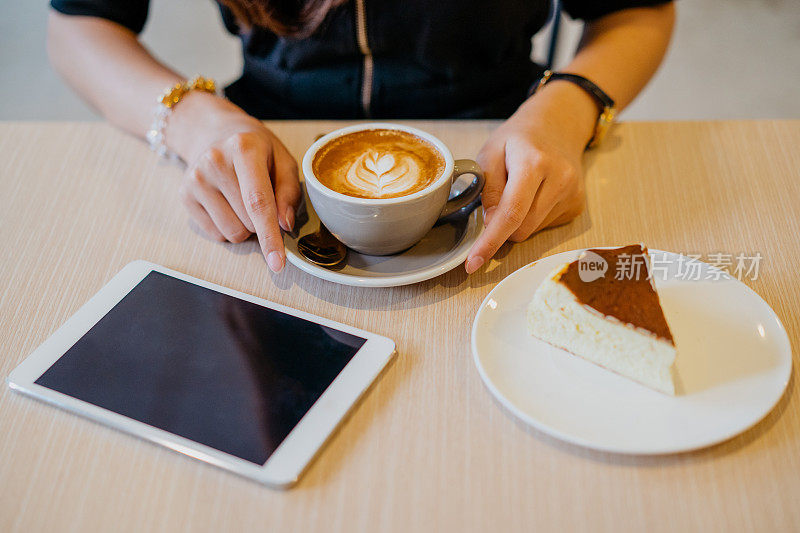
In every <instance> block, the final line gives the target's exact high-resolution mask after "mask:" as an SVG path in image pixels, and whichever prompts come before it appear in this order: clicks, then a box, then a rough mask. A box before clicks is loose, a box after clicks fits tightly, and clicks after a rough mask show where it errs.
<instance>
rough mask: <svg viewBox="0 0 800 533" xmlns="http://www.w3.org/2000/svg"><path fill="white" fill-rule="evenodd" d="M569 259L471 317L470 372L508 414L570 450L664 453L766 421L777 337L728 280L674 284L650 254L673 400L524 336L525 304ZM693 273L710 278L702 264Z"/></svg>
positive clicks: (572, 255)
mask: <svg viewBox="0 0 800 533" xmlns="http://www.w3.org/2000/svg"><path fill="white" fill-rule="evenodd" d="M579 253H580V250H576V251H572V252H564V253H560V254H556V255H553V256H550V257H546V258H544V259H541V260H539V261H537V262H535V263H531V264H530V265H528V266H526V267H523V268H521V269H520V270H517V271H516V272H514V273H513V274H511V275H510V276H508V277H507V278H505V279H504V280H503V281H501V282H500V283H499V284H498V285H497V286H496V287H495V288H494V289H493V290H492V292H491V293H489V295H488V296H487V297H486V299H485V300H484V302H483V303H482V304H481V307H480V309H479V310H478V314H477V316H476V317H475V322H474V324H473V327H472V352H473V356H474V359H475V364H476V365H477V367H478V371H479V373H480V375H481V378H483V381H484V382H485V383H486V385H487V387H488V388H489V390H490V391H491V392H492V394H494V396H496V397H497V399H498V400H499V401H500V402H501V403H502V404H503V405H504V406H505V407H507V408H508V409H509V410H510V411H511V412H512V413H513V414H514V415H516V416H517V417H519V418H520V419H521V420H523V421H524V422H526V423H528V424H530V425H531V426H533V427H535V428H537V429H539V430H541V431H543V432H545V433H548V434H550V435H552V436H554V437H557V438H559V439H563V440H565V441H568V442H571V443H574V444H578V445H581V446H586V447H589V448H594V449H598V450H603V451H609V452H617V453H628V454H665V453H675V452H684V451H689V450H694V449H698V448H703V447H706V446H710V445H712V444H716V443H718V442H722V441H724V440H727V439H730V438H731V437H734V436H736V435H738V434H739V433H741V432H743V431H745V430H746V429H748V428H750V427H752V426H753V425H754V424H756V422H758V421H759V420H761V419H762V418H763V417H764V416H766V415H767V413H769V412H770V410H772V408H773V407H774V406H775V404H776V403H777V402H778V400H779V399H780V398H781V396H782V395H783V392H784V390H785V389H786V386H787V384H788V382H789V376H790V374H791V369H792V353H791V346H790V344H789V338H788V337H787V335H786V330H785V329H784V328H783V325H782V324H781V322H780V320H779V319H778V317H777V315H776V314H775V312H774V311H773V310H772V309H771V308H770V307H769V305H767V303H766V302H765V301H764V300H762V299H761V297H760V296H758V294H756V293H755V292H753V291H752V290H751V289H750V288H748V287H747V286H746V285H744V284H743V283H741V282H739V281H737V280H735V279H732V278H730V277H726V278H725V279H721V280H714V281H698V280H692V279H681V278H680V277H679V276H678V275H677V274H678V270H677V268H678V261H679V257H681V256H679V255H678V254H673V253H669V252H661V251H658V250H651V251H650V253H651V255H656V256H657V257H660V258H665V259H666V263H667V268H666V269H665V274H659V275H658V276H656V275H654V279H655V281H656V286H657V288H658V291H659V294H660V296H661V302H662V305H663V307H664V313H665V315H666V317H667V320H668V321H669V324H670V328H671V329H672V333H673V336H674V337H675V343H676V346H677V349H678V356H677V359H676V368H677V378H676V388H677V394H676V396H675V397H670V396H668V395H665V394H662V393H659V392H656V391H653V390H650V389H648V388H647V387H644V386H642V385H639V384H638V383H635V382H633V381H630V380H628V379H626V378H623V377H621V376H619V375H617V374H614V373H612V372H609V371H607V370H604V369H602V368H600V367H598V366H596V365H593V364H591V363H589V362H587V361H585V360H583V359H581V358H579V357H576V356H574V355H572V354H570V353H568V352H566V351H563V350H560V349H558V348H555V347H553V346H551V345H549V344H547V343H545V342H542V341H539V340H537V339H535V338H533V337H531V336H530V334H529V333H528V331H527V329H526V319H525V311H526V309H527V306H528V302H529V301H530V300H531V298H532V296H533V293H534V292H535V290H536V288H537V287H538V286H539V283H541V281H542V280H543V279H544V278H545V277H546V276H547V274H548V273H550V272H551V270H552V269H553V268H555V267H556V266H558V265H559V264H562V263H566V262H568V261H573V260H575V259H576V258H577V256H578V254H579ZM657 254H663V255H657ZM683 260H685V258H684V259H683ZM702 268H703V272H711V271H713V270H714V267H712V266H710V265H707V264H705V263H702Z"/></svg>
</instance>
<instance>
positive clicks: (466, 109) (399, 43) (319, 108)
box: [51, 0, 664, 119]
mask: <svg viewBox="0 0 800 533" xmlns="http://www.w3.org/2000/svg"><path fill="white" fill-rule="evenodd" d="M663 2H664V0H609V1H600V0H563V8H564V10H565V11H566V12H567V13H568V14H569V15H570V16H572V17H573V18H578V19H583V20H586V21H591V20H593V19H596V18H598V17H601V16H603V15H606V14H609V13H612V12H614V11H618V10H620V9H625V8H629V7H640V6H649V5H656V4H660V3H663ZM358 4H362V5H363V8H364V16H363V18H361V19H359V17H358V10H357V7H358ZM549 4H550V2H549V0H495V1H492V2H487V1H485V0H484V1H481V0H351V1H349V2H346V3H345V4H343V5H341V6H339V7H336V8H334V9H332V10H331V12H330V13H329V14H328V16H327V18H326V19H325V21H324V22H323V23H322V25H321V26H320V28H319V29H318V30H317V31H316V32H315V33H314V34H313V35H312V36H311V37H308V38H305V39H294V38H285V37H278V36H276V35H275V34H273V33H272V32H270V31H268V30H266V29H262V28H254V29H253V30H252V31H249V32H247V33H244V32H239V30H238V27H237V25H236V22H235V21H234V19H233V17H232V15H231V13H230V12H229V11H228V10H227V9H226V8H224V7H221V8H220V10H221V13H222V17H223V21H224V22H225V26H226V27H227V29H228V30H229V31H230V32H232V33H234V34H238V35H239V36H240V38H241V41H242V52H243V54H244V68H243V72H242V76H241V77H240V78H239V79H238V80H237V81H235V82H234V83H232V84H231V85H229V86H228V87H226V89H225V94H226V96H227V97H228V98H230V100H231V101H233V102H234V103H236V104H237V105H239V106H241V107H242V108H243V109H244V110H245V111H247V112H248V113H250V114H252V115H254V116H256V117H258V118H262V119H290V118H291V119H297V118H319V119H322V118H342V119H359V118H370V117H371V118H382V117H385V118H505V117H508V116H509V115H510V114H511V113H513V112H514V110H515V109H516V108H517V107H518V106H519V105H520V103H522V101H523V100H524V99H525V95H526V93H527V90H528V88H529V87H530V85H531V84H532V83H533V82H534V81H535V80H536V79H537V78H538V77H539V75H540V74H541V72H542V67H541V66H539V65H536V64H535V63H533V62H532V61H531V37H532V36H533V35H534V34H535V33H536V32H537V31H538V30H539V29H540V28H541V27H542V26H543V25H544V24H545V23H546V22H547V18H548V13H549V10H550V5H549ZM51 5H52V7H53V8H54V9H56V10H57V11H60V12H61V13H64V14H67V15H85V16H95V17H101V18H104V19H108V20H111V21H113V22H117V23H119V24H121V25H123V26H125V27H127V28H129V29H131V30H132V31H134V32H136V33H139V32H141V30H142V28H143V27H144V24H145V21H146V19H147V10H148V0H52V1H51ZM359 34H360V35H361V36H362V38H361V40H360V41H361V42H359Z"/></svg>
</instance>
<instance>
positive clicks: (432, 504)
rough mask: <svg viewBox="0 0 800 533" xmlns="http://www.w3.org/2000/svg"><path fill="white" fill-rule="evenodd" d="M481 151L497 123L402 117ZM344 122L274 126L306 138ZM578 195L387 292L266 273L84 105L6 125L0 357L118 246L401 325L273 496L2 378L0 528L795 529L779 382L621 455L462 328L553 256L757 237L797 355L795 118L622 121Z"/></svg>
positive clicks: (775, 303)
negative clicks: (739, 423) (714, 431)
mask: <svg viewBox="0 0 800 533" xmlns="http://www.w3.org/2000/svg"><path fill="white" fill-rule="evenodd" d="M413 124H415V125H417V126H419V127H422V128H423V129H426V130H428V131H430V132H431V133H433V134H435V135H437V136H439V137H440V138H441V139H442V140H444V141H445V142H446V143H447V144H448V145H449V146H450V147H451V148H452V151H453V153H454V155H455V156H456V157H474V156H475V154H476V153H477V151H478V149H479V148H480V146H481V144H482V143H483V141H484V140H485V139H486V137H487V135H488V133H489V132H490V131H491V130H492V129H493V128H494V127H495V126H496V125H497V123H495V122H414V123H413ZM340 125H342V124H341V123H331V122H294V123H272V124H270V127H272V128H273V129H274V130H275V131H276V133H277V134H278V135H279V137H280V138H281V139H283V140H284V141H285V143H286V145H287V146H288V148H289V150H290V151H291V152H292V153H293V154H295V155H296V156H297V157H300V156H301V155H302V153H303V152H304V150H305V148H306V147H307V146H308V145H309V144H310V143H311V142H312V140H313V139H314V137H315V136H316V135H317V134H319V133H322V132H326V131H330V130H332V129H333V128H335V127H338V126H340ZM586 169H587V170H586V177H585V180H586V195H587V206H588V207H587V210H586V212H585V213H584V214H583V215H582V216H581V217H580V218H579V219H577V220H576V221H574V222H572V223H571V224H569V225H566V226H563V227H560V228H556V229H552V230H548V231H545V232H543V233H541V234H538V235H536V236H534V237H533V238H531V239H529V240H528V241H526V242H524V243H522V244H517V245H513V246H511V245H506V246H505V247H504V248H503V249H502V250H501V253H500V254H499V256H498V257H497V258H496V259H495V260H493V261H491V262H490V263H489V264H488V265H487V266H486V267H485V268H483V269H481V270H480V271H479V272H478V273H477V274H475V275H472V276H467V275H466V274H465V273H464V271H463V269H461V268H459V269H456V270H454V271H452V272H450V273H448V274H446V275H443V276H440V277H438V278H435V279H433V280H430V281H427V282H423V283H419V284H416V285H412V286H407V287H399V288H394V289H366V288H364V289H359V288H352V287H345V286H339V285H336V284H333V283H329V282H326V281H320V280H318V279H315V278H313V277H310V276H308V275H307V274H304V273H302V272H300V271H299V270H298V269H296V268H294V267H292V266H291V265H288V266H287V268H286V270H284V272H282V273H281V274H279V275H271V274H270V273H269V272H268V270H267V268H266V266H265V263H264V260H263V259H262V257H261V255H259V253H258V247H257V243H256V242H254V241H248V242H246V243H243V244H220V243H216V242H212V241H210V240H207V239H206V238H204V237H203V236H202V235H200V234H199V233H198V231H197V230H196V229H195V228H194V227H193V226H192V225H191V224H189V222H188V216H187V214H186V212H185V211H184V209H183V208H182V207H181V205H180V203H179V201H178V196H177V189H178V183H179V180H180V177H181V169H180V168H179V167H178V166H175V165H169V164H166V165H165V164H162V163H160V162H159V161H158V160H157V158H156V156H155V155H153V154H152V153H150V152H149V151H148V150H147V149H146V147H145V146H144V144H143V143H142V142H140V141H138V140H136V139H133V138H131V137H129V136H126V135H124V134H122V133H119V132H117V131H115V130H114V129H112V128H111V127H110V126H107V125H104V124H99V123H94V124H90V123H0V249H1V250H2V252H1V253H2V256H1V257H2V259H1V260H0V375H2V376H3V377H5V376H7V375H8V373H9V372H10V371H11V370H12V369H13V368H14V367H15V366H16V365H17V364H19V362H20V361H22V360H23V359H24V358H25V357H26V356H27V355H28V354H29V353H30V352H31V351H32V350H33V349H34V348H35V347H36V346H38V345H39V344H40V343H41V342H42V341H44V340H45V339H46V338H47V337H48V336H49V335H50V334H51V333H53V332H54V331H55V330H56V329H57V328H58V327H59V326H60V325H61V324H62V323H63V322H64V321H65V320H66V319H67V318H68V317H69V316H70V315H71V314H72V313H74V312H75V311H76V310H77V309H78V308H79V307H80V306H81V305H82V304H83V303H84V302H85V301H86V300H87V299H88V298H89V297H90V296H91V295H92V294H94V293H95V292H96V291H97V290H98V289H99V288H100V287H102V286H103V285H104V284H105V283H106V282H107V281H108V280H109V279H110V278H111V277H112V276H113V275H114V274H115V273H116V272H117V271H119V270H120V268H122V267H123V266H124V265H125V264H126V263H128V262H129V261H132V260H134V259H140V258H141V259H147V260H150V261H153V262H156V263H160V264H162V265H165V266H167V267H170V268H173V269H176V270H179V271H182V272H186V273H188V274H191V275H193V276H197V277H200V278H203V279H206V280H209V281H212V282H215V283H219V284H222V285H225V286H228V287H232V288H234V289H237V290H240V291H244V292H247V293H251V294H254V295H257V296H260V297H263V298H267V299H270V300H273V301H275V302H278V303H281V304H285V305H289V306H292V307H295V308H298V309H301V310H304V311H309V312H312V313H316V314H319V315H321V316H324V317H329V318H332V319H335V320H338V321H341V322H345V323H348V324H352V325H354V326H356V327H359V328H364V329H367V330H371V331H375V332H376V333H380V334H383V335H386V336H388V337H391V338H393V339H395V340H396V341H397V346H398V350H399V354H400V355H399V357H398V359H397V361H396V362H395V364H394V365H393V366H392V367H391V368H390V369H389V370H388V371H387V372H386V373H385V374H384V376H383V378H382V379H381V380H380V382H379V383H378V384H377V386H375V387H374V388H373V389H372V391H371V392H370V393H369V395H368V396H367V397H366V398H365V400H364V401H363V402H362V403H361V404H360V406H359V407H358V408H357V409H356V411H355V412H354V413H353V415H352V417H350V418H349V420H348V421H347V422H346V423H345V424H344V425H343V427H342V428H341V429H340V431H339V432H338V433H337V434H336V435H335V436H334V437H333V439H332V440H331V441H330V443H329V445H328V446H327V447H326V448H325V449H324V450H323V452H322V453H321V455H320V456H319V458H318V459H317V460H316V461H315V462H314V463H313V465H312V466H311V468H310V469H309V471H308V472H307V473H306V475H305V476H304V477H303V478H302V480H301V481H300V483H299V484H298V485H297V487H296V488H294V489H293V490H290V491H286V492H281V491H275V490H271V489H268V488H264V487H262V486H260V485H258V484H256V483H253V482H251V481H248V480H246V479H242V478H239V477H236V476H234V475H231V474H228V473H226V472H224V471H221V470H218V469H215V468H212V467H208V466H206V465H204V464H202V463H199V462H197V461H194V460H192V459H189V458H187V457H184V456H182V455H179V454H176V453H173V452H171V451H168V450H166V449H162V448H160V447H157V446H154V445H151V444H149V443H146V442H143V441H140V440H137V439H135V438H132V437H130V436H128V435H125V434H123V433H120V432H117V431H114V430H112V429H108V428H106V427H104V426H101V425H99V424H96V423H93V422H90V421H87V420H84V419H81V418H79V417H77V416H73V415H71V414H68V413H65V412H62V411H59V410H57V409H54V408H52V407H50V406H47V405H44V404H41V403H39V402H36V401H33V400H31V399H29V398H26V397H23V396H21V395H17V394H14V393H12V392H11V391H10V390H9V389H8V388H7V387H5V386H4V387H2V392H0V531H175V530H198V531H260V530H264V531H402V532H406V531H492V532H494V531H534V530H550V531H564V530H581V531H588V530H592V531H625V530H638V531H642V530H647V531H738V530H744V531H748V530H749V531H789V530H795V531H797V530H799V529H800V398H799V397H798V383H797V379H796V378H794V377H793V378H792V380H791V382H790V384H789V389H788V391H787V392H786V394H785V395H784V397H783V399H782V400H781V401H780V403H779V404H778V406H777V407H776V409H775V410H774V411H773V412H772V413H771V414H770V415H768V416H767V417H766V419H765V420H763V421H762V422H760V423H759V424H758V425H756V426H755V427H754V428H753V429H751V430H749V431H747V432H746V433H744V434H742V435H740V436H738V437H736V438H734V439H732V440H730V441H728V442H726V443H723V444H720V445H718V446H715V447H712V448H710V449H706V450H703V451H699V452H693V453H687V454H682V455H675V456H665V457H649V458H648V457H628V456H619V455H613V454H606V453H599V452H593V451H589V450H585V449H582V448H579V447H576V446H572V445H568V444H564V443H562V442H559V441H557V440H555V439H553V438H550V437H548V436H546V435H544V434H542V433H540V432H538V431H536V430H533V429H529V428H528V427H526V426H524V425H523V424H521V423H519V422H517V421H516V420H515V419H514V418H513V417H512V416H511V415H510V414H509V413H508V412H506V411H505V410H504V409H503V408H502V407H501V406H500V405H499V403H498V402H496V401H494V400H493V398H492V396H491V395H490V393H489V392H488V390H487V389H486V388H485V387H484V385H483V383H482V382H481V380H480V378H479V376H478V372H477V371H476V369H475V367H474V365H473V363H472V356H471V353H470V345H469V333H470V328H471V326H472V320H473V318H474V316H475V313H476V310H477V308H478V306H479V304H480V302H481V301H482V300H483V298H484V297H485V296H486V294H487V293H488V292H489V291H490V290H491V289H492V287H494V286H495V284H497V283H498V282H499V281H500V280H502V279H503V278H504V277H505V276H507V275H508V274H510V273H511V272H513V271H515V270H516V269H518V268H520V267H522V266H523V265H525V264H527V263H529V262H531V261H533V260H535V259H537V258H540V257H542V256H545V255H550V254H553V253H556V252H560V251H565V250H572V249H576V248H583V247H588V246H602V245H614V244H624V243H630V242H637V241H643V242H645V243H646V244H647V245H649V246H650V247H652V248H658V249H663V250H671V251H676V252H683V253H702V254H703V255H704V256H705V255H707V254H710V253H714V252H726V253H739V252H747V253H751V252H760V253H761V254H762V256H763V257H764V259H763V260H762V263H761V269H760V273H759V274H760V275H759V277H758V279H757V280H747V281H746V283H747V284H748V285H749V286H751V287H752V288H753V289H754V290H755V291H756V292H757V293H758V294H760V295H761V296H762V297H763V298H764V299H765V300H766V301H767V302H768V303H769V304H770V305H771V306H772V307H773V308H774V309H775V311H776V312H777V313H778V315H779V316H780V318H781V319H782V320H783V323H784V325H785V326H786V328H787V330H788V332H789V335H790V338H791V342H792V347H793V354H794V365H795V368H797V366H798V360H797V352H798V346H800V314H799V313H800V312H799V311H798V307H799V306H800V281H798V273H797V271H798V262H799V261H800V238H799V236H800V214H798V213H800V121H758V122H694V123H690V122H689V123H687V122H684V123H629V124H621V125H619V126H618V127H616V129H614V130H613V132H612V135H611V136H610V138H609V139H608V140H607V142H606V143H605V144H604V146H602V147H601V148H600V149H598V150H597V151H594V152H591V153H589V154H588V155H587V156H586Z"/></svg>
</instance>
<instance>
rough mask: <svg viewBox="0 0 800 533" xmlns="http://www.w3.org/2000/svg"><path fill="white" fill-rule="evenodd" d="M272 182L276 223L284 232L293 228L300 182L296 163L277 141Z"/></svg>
mask: <svg viewBox="0 0 800 533" xmlns="http://www.w3.org/2000/svg"><path fill="white" fill-rule="evenodd" d="M273 169H274V172H273V173H272V180H273V184H274V189H275V205H276V207H277V208H278V214H279V218H278V221H279V223H280V225H281V227H282V228H283V229H284V230H286V231H292V229H293V228H294V219H295V216H294V215H295V211H296V210H297V206H298V205H299V204H300V194H301V193H300V181H299V180H298V177H297V162H296V161H295V160H294V158H293V157H292V155H291V154H290V153H289V151H288V150H286V148H285V147H284V146H283V145H282V144H280V142H279V141H277V144H276V145H275V152H274V154H273Z"/></svg>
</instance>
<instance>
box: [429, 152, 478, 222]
mask: <svg viewBox="0 0 800 533" xmlns="http://www.w3.org/2000/svg"><path fill="white" fill-rule="evenodd" d="M463 174H472V175H474V176H475V179H474V180H472V183H471V184H470V185H469V187H467V188H466V189H464V190H463V191H461V192H460V193H459V194H458V195H457V196H456V197H454V198H451V199H449V200H448V201H447V203H446V204H445V206H444V209H442V214H441V215H439V220H440V221H441V220H442V219H443V218H446V217H449V216H451V215H453V214H454V213H456V212H458V211H461V210H462V209H469V211H472V210H473V209H475V207H477V202H476V200H477V199H478V198H479V197H480V195H481V191H483V186H484V184H485V183H486V178H484V176H483V170H481V167H479V166H478V163H476V162H475V161H472V160H470V159H458V160H456V162H455V164H454V165H453V177H452V179H451V181H450V183H451V185H452V184H453V183H455V181H456V180H457V179H458V177H459V176H461V175H463Z"/></svg>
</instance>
